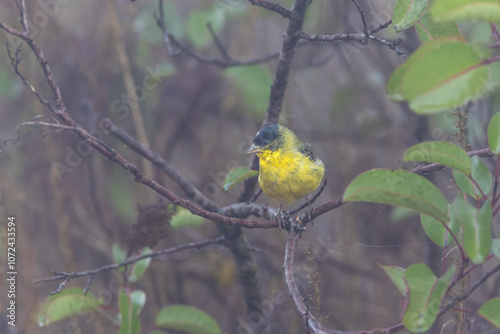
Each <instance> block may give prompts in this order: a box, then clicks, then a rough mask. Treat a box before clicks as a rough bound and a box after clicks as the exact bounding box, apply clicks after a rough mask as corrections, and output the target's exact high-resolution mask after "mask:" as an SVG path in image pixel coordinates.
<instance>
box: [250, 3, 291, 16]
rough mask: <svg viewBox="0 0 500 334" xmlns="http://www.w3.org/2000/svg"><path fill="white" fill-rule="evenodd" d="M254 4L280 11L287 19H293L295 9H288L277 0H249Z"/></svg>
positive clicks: (276, 11)
mask: <svg viewBox="0 0 500 334" xmlns="http://www.w3.org/2000/svg"><path fill="white" fill-rule="evenodd" d="M248 2H250V3H251V4H252V5H254V6H260V7H262V8H265V9H267V10H270V11H272V12H275V13H278V14H280V15H281V16H283V17H284V18H286V19H292V17H293V10H288V9H286V8H285V7H283V6H282V5H280V4H279V3H277V2H272V1H267V0H248Z"/></svg>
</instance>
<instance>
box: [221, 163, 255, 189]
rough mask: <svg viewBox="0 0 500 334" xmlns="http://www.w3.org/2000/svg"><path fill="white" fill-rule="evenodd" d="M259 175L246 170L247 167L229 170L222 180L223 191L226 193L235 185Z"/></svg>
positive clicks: (253, 171)
mask: <svg viewBox="0 0 500 334" xmlns="http://www.w3.org/2000/svg"><path fill="white" fill-rule="evenodd" d="M256 175H259V171H256V170H253V169H250V168H247V167H236V168H233V169H231V171H230V172H229V173H228V174H227V176H226V179H225V180H224V186H223V189H224V191H226V192H227V191H228V190H229V189H231V187H232V186H234V185H235V184H238V183H240V182H241V181H245V180H246V179H248V178H250V177H252V176H256Z"/></svg>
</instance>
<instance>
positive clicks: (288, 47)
mask: <svg viewBox="0 0 500 334" xmlns="http://www.w3.org/2000/svg"><path fill="white" fill-rule="evenodd" d="M249 1H250V0H249ZM311 1H312V0H295V2H294V4H293V7H292V9H291V16H292V17H293V19H290V20H289V22H288V27H287V30H286V34H285V37H284V39H283V44H282V46H281V52H280V54H279V60H278V66H277V69H276V73H275V75H274V80H273V83H272V85H271V92H270V95H269V102H268V105H267V110H266V116H265V118H264V122H263V123H262V126H261V127H264V126H266V125H268V124H276V123H278V119H279V115H280V113H281V108H282V106H283V99H284V96H285V90H286V87H287V85H288V75H289V74H290V70H291V68H292V60H293V58H294V56H295V51H296V50H297V45H298V42H299V40H300V38H299V37H298V36H297V33H298V32H299V31H301V30H302V27H303V25H304V19H305V15H306V11H307V8H308V7H309V5H310V4H311ZM258 161H259V158H258V157H257V156H254V157H253V159H252V161H251V162H250V168H251V169H254V170H257V169H258V166H259V163H258ZM256 185H257V178H255V177H254V178H250V179H248V180H246V181H245V182H244V186H243V190H242V192H241V194H240V197H239V199H238V200H239V201H240V202H246V201H248V200H250V199H251V198H252V197H253V194H254V192H255V187H256Z"/></svg>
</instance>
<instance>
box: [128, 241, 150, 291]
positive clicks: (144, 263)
mask: <svg viewBox="0 0 500 334" xmlns="http://www.w3.org/2000/svg"><path fill="white" fill-rule="evenodd" d="M149 253H151V248H149V247H145V248H144V249H143V250H142V252H141V255H144V254H149ZM150 263H151V258H150V257H148V258H145V259H143V260H140V261H137V262H136V263H134V264H133V265H132V272H131V273H130V276H129V277H128V280H129V282H131V283H134V282H137V281H138V280H139V279H140V278H141V277H142V275H143V274H144V272H145V271H146V269H148V267H149V264H150Z"/></svg>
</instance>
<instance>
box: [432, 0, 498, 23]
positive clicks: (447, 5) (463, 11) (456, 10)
mask: <svg viewBox="0 0 500 334" xmlns="http://www.w3.org/2000/svg"><path fill="white" fill-rule="evenodd" d="M431 14H432V16H433V17H434V19H435V20H436V21H444V20H481V21H486V22H496V23H500V1H498V0H436V1H434V4H433V5H432V7H431Z"/></svg>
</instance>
